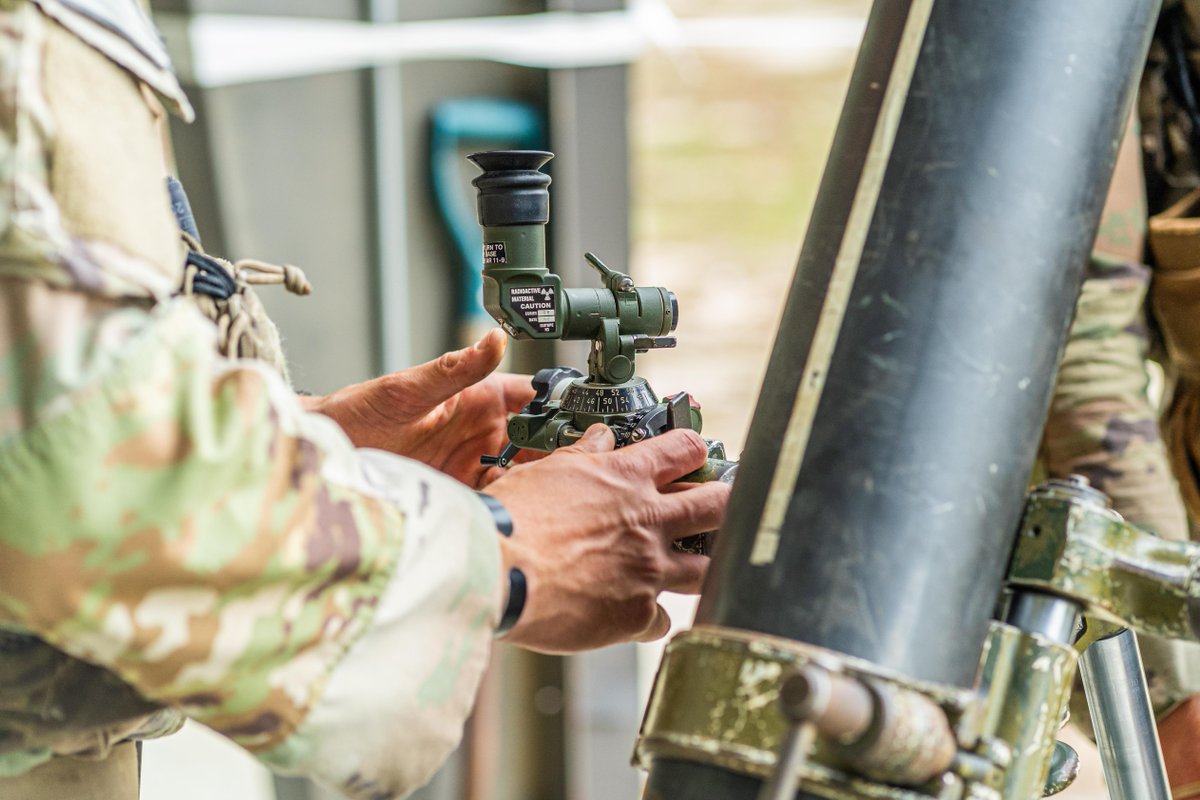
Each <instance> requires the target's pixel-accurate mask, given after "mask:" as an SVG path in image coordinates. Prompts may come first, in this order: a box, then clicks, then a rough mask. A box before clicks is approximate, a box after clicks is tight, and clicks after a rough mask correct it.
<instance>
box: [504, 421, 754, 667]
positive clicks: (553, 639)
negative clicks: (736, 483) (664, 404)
mask: <svg viewBox="0 0 1200 800" xmlns="http://www.w3.org/2000/svg"><path fill="white" fill-rule="evenodd" d="M613 446H614V442H613V435H612V432H611V431H610V430H609V429H608V428H607V427H605V426H603V425H595V426H592V427H591V428H590V429H589V430H588V431H587V433H586V435H585V436H584V437H583V438H582V439H581V440H580V441H579V442H578V443H577V444H575V445H573V446H571V447H566V448H560V449H558V450H556V451H554V453H552V454H551V455H550V456H549V457H547V458H545V459H542V460H540V461H537V462H534V463H531V464H524V465H518V466H515V467H511V468H510V469H509V470H508V472H507V474H505V475H504V476H503V477H501V478H500V479H499V480H497V481H496V482H495V483H493V484H492V485H491V486H489V487H488V494H491V495H493V496H494V497H496V498H497V499H498V500H500V501H501V502H502V503H504V505H505V506H506V507H507V508H508V511H509V513H510V514H511V515H512V518H513V534H512V536H511V537H508V538H504V539H502V540H501V551H502V560H503V562H504V575H505V576H507V575H508V571H509V568H511V567H519V568H520V569H521V571H522V572H524V573H525V577H526V582H527V586H528V593H527V599H526V603H525V609H524V611H523V612H522V614H521V616H520V618H519V620H518V622H517V624H516V626H515V627H514V628H513V629H512V630H511V631H510V632H509V633H508V635H507V636H506V637H505V640H506V641H509V642H511V643H513V644H518V645H521V646H523V647H528V648H530V649H534V650H540V651H544V652H554V653H564V652H575V651H579V650H586V649H590V648H595V647H603V646H605V645H609V644H614V643H616V642H623V641H631V640H632V641H650V640H653V639H658V638H661V637H662V636H664V635H666V633H667V631H668V629H669V628H670V619H668V617H667V614H666V612H665V611H664V610H663V609H662V607H661V606H660V605H659V604H658V595H659V593H660V592H662V591H666V590H669V591H674V592H687V593H693V594H694V593H696V592H698V591H699V590H700V586H701V583H702V582H703V580H704V574H705V571H706V570H707V568H708V558H707V557H706V556H702V555H696V554H691V553H681V552H679V551H677V550H675V549H673V548H672V546H671V545H672V542H673V541H674V540H675V539H680V538H683V537H685V536H691V535H694V534H697V533H703V532H704V531H711V530H715V529H716V528H718V527H720V524H721V520H722V518H723V516H724V513H725V506H726V503H727V502H728V499H729V489H730V487H729V486H728V485H727V484H723V483H715V482H714V483H702V484H674V483H673V481H676V480H678V479H679V478H681V477H683V476H684V475H686V474H687V473H689V472H692V471H693V470H696V469H698V468H700V467H701V466H703V465H704V462H705V458H706V456H707V450H706V447H705V445H704V440H703V439H701V438H700V436H699V435H697V434H696V433H695V432H693V431H683V430H677V431H670V432H668V433H665V434H663V435H661V436H656V437H654V438H652V439H648V440H646V441H644V442H640V443H638V444H634V445H630V446H628V447H624V448H621V449H620V450H614V449H613ZM505 580H507V577H506V578H505Z"/></svg>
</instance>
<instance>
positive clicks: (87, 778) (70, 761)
mask: <svg viewBox="0 0 1200 800" xmlns="http://www.w3.org/2000/svg"><path fill="white" fill-rule="evenodd" d="M0 797H3V798H4V800H68V798H69V800H137V797H138V757H137V748H136V746H135V745H134V744H133V743H132V742H126V743H125V744H122V745H118V746H117V747H114V748H113V749H112V752H110V753H109V754H108V757H107V758H105V759H102V760H100V761H88V760H85V759H80V758H70V757H64V758H53V759H51V760H50V761H47V762H46V763H45V764H42V765H41V766H40V767H38V768H37V769H34V770H32V771H30V772H27V773H25V774H24V775H18V776H17V777H15V778H0Z"/></svg>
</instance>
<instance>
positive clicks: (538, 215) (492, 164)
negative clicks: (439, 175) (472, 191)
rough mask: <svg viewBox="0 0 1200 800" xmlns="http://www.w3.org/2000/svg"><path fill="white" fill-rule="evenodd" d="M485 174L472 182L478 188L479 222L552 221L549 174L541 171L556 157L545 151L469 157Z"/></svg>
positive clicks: (488, 225) (523, 151)
mask: <svg viewBox="0 0 1200 800" xmlns="http://www.w3.org/2000/svg"><path fill="white" fill-rule="evenodd" d="M467 158H469V159H470V160H471V161H472V162H474V163H475V165H476V166H478V167H479V168H480V169H482V170H483V174H482V175H480V176H479V177H478V178H476V179H475V180H473V181H471V183H472V184H473V185H474V186H475V188H476V189H478V190H479V224H480V225H482V226H484V227H485V228H490V227H494V226H500V225H545V224H546V223H547V222H549V221H550V191H549V187H550V176H549V175H547V174H545V173H544V172H540V171H539V170H540V169H541V168H542V167H543V166H545V164H546V162H547V161H549V160H550V159H552V158H554V154H553V153H547V152H545V151H544V150H490V151H487V152H484V153H473V154H472V155H469V156H467Z"/></svg>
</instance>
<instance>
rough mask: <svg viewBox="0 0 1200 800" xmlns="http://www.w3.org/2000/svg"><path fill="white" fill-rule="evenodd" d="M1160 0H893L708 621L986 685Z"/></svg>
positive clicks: (732, 788) (801, 285)
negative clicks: (1044, 436)
mask: <svg viewBox="0 0 1200 800" xmlns="http://www.w3.org/2000/svg"><path fill="white" fill-rule="evenodd" d="M1158 8H1159V3H1158V2H1157V0H1133V1H1132V2H1128V3H1119V4H1118V3H1114V4H1091V5H1089V6H1088V8H1087V10H1086V13H1081V12H1080V9H1079V8H1078V7H1077V6H1075V5H1073V4H1065V3H1046V2H1042V0H1012V1H1011V2H1006V3H985V4H977V3H956V2H947V1H946V0H888V2H878V3H876V4H875V6H874V8H873V9H872V11H871V16H870V19H869V21H868V24H867V29H866V34H865V38H864V41H863V46H862V49H861V51H860V54H859V58H858V63H857V65H856V67H855V70H854V74H853V77H852V79H851V84H850V88H849V92H848V95H847V99H846V103H845V107H844V109H843V112H842V118H841V122H840V124H839V128H838V133H837V135H836V137H835V140H834V144H833V149H832V152H831V155H830V158H829V162H828V166H827V167H826V173H825V177H824V179H823V181H822V185H821V188H820V191H819V193H818V197H817V202H816V206H815V208H814V210H813V216H812V220H811V222H810V224H809V234H808V236H807V238H806V241H805V244H804V247H803V250H802V252H801V256H800V262H799V265H798V267H797V273H796V277H795V279H794V281H793V284H792V289H791V292H790V295H789V299H788V302H787V305H786V308H785V311H784V317H783V321H782V323H781V326H780V332H779V335H778V338H777V341H776V344H775V347H774V351H773V353H772V356H771V360H770V362H769V366H768V370H767V378H766V381H765V383H764V386H763V389H762V393H761V396H760V399H759V403H758V406H757V410H756V412H755V415H754V418H753V423H752V425H751V428H750V432H749V437H748V443H747V446H746V449H745V452H744V457H743V459H742V461H741V466H740V467H739V470H740V473H741V475H740V478H739V480H738V482H737V483H736V484H735V487H734V492H733V496H732V498H731V502H730V507H729V511H728V513H727V516H726V522H725V525H724V526H723V528H722V532H721V535H720V536H719V537H717V542H718V544H717V550H716V554H715V558H714V563H713V566H712V568H711V569H710V571H709V575H708V580H707V583H706V586H705V589H704V592H703V595H702V600H701V606H700V610H699V614H698V617H697V621H698V622H701V623H705V624H710V625H718V626H726V627H731V628H738V629H743V630H749V631H759V632H763V633H767V634H772V635H776V636H783V637H786V638H792V639H797V640H800V641H804V642H808V643H810V644H813V645H817V646H820V647H824V648H827V649H829V650H832V651H837V652H841V653H846V654H849V655H852V656H857V657H860V658H864V659H867V660H869V661H871V662H874V663H876V664H878V665H880V666H882V667H885V668H887V669H890V670H893V671H895V672H897V673H899V674H901V675H906V676H909V677H911V678H914V679H918V680H923V681H930V682H934V683H943V684H948V685H952V686H957V687H969V686H970V685H971V683H972V681H973V679H974V675H975V672H976V669H977V667H978V665H979V661H980V654H981V651H982V648H983V643H984V640H985V638H986V635H987V630H988V625H989V621H990V618H991V613H992V610H993V606H994V603H995V600H996V597H997V596H998V594H999V591H1000V586H1001V583H1002V580H1003V576H1004V569H1005V565H1006V563H1007V560H1008V556H1009V553H1010V552H1011V550H1012V544H1013V537H1014V535H1015V531H1016V530H1017V523H1018V517H1019V514H1020V511H1021V508H1022V498H1023V496H1024V492H1025V482H1026V480H1027V478H1028V474H1029V468H1030V464H1032V462H1033V459H1034V456H1035V453H1036V450H1037V445H1038V441H1039V437H1040V433H1041V427H1042V423H1043V421H1044V419H1045V416H1046V412H1047V409H1048V406H1049V401H1050V396H1051V391H1052V388H1053V381H1054V376H1055V372H1056V367H1057V364H1058V360H1059V358H1060V354H1061V351H1062V347H1063V344H1064V341H1065V337H1066V332H1067V327H1068V324H1069V321H1070V318H1071V314H1072V311H1073V308H1074V304H1075V300H1076V297H1077V293H1078V289H1079V284H1080V280H1081V277H1082V270H1083V267H1084V265H1085V263H1086V261H1087V257H1088V253H1089V251H1090V250H1091V247H1092V243H1093V240H1094V237H1095V233H1096V229H1097V225H1098V222H1099V217H1100V212H1101V208H1102V206H1103V203H1104V198H1105V193H1106V190H1107V187H1108V183H1109V180H1110V178H1111V175H1112V169H1113V166H1114V163H1115V160H1116V153H1117V148H1118V145H1119V142H1120V139H1121V136H1122V134H1123V131H1124V123H1125V120H1126V118H1127V114H1128V112H1129V109H1130V105H1131V102H1132V97H1133V92H1134V88H1135V86H1136V83H1137V79H1138V77H1139V75H1140V71H1141V68H1142V65H1143V63H1144V61H1145V57H1146V50H1147V47H1148V44H1149V39H1150V35H1151V32H1152V29H1153V25H1154V22H1155V19H1156V17H1157V13H1158ZM667 689H668V690H669V687H667ZM730 700H732V698H730ZM760 784H761V781H760V780H758V779H755V778H750V777H746V776H744V775H741V774H738V773H735V772H733V771H730V770H729V769H726V768H725V767H722V766H717V765H716V764H715V763H713V762H712V761H708V760H705V756H704V754H701V753H697V754H696V757H695V760H677V759H662V760H658V761H655V762H654V763H653V764H652V765H651V769H650V776H649V780H648V783H647V788H646V793H645V797H646V798H647V800H682V799H683V798H688V800H709V799H710V798H711V800H753V798H755V797H756V796H757V793H758V788H759V786H760ZM799 797H802V798H809V797H811V795H809V794H807V793H806V792H804V791H802V792H801V793H800V795H799Z"/></svg>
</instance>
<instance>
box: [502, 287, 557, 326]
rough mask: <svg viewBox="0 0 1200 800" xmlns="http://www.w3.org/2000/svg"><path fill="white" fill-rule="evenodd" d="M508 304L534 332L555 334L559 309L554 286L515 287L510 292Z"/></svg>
mask: <svg viewBox="0 0 1200 800" xmlns="http://www.w3.org/2000/svg"><path fill="white" fill-rule="evenodd" d="M508 304H509V306H511V307H512V310H513V311H514V312H516V314H517V315H518V316H520V317H521V319H523V320H525V321H526V322H528V323H529V327H530V328H532V329H533V330H535V331H537V332H538V333H554V321H555V318H556V317H557V308H556V307H555V296H554V287H553V286H514V287H512V288H511V289H509V290H508Z"/></svg>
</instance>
